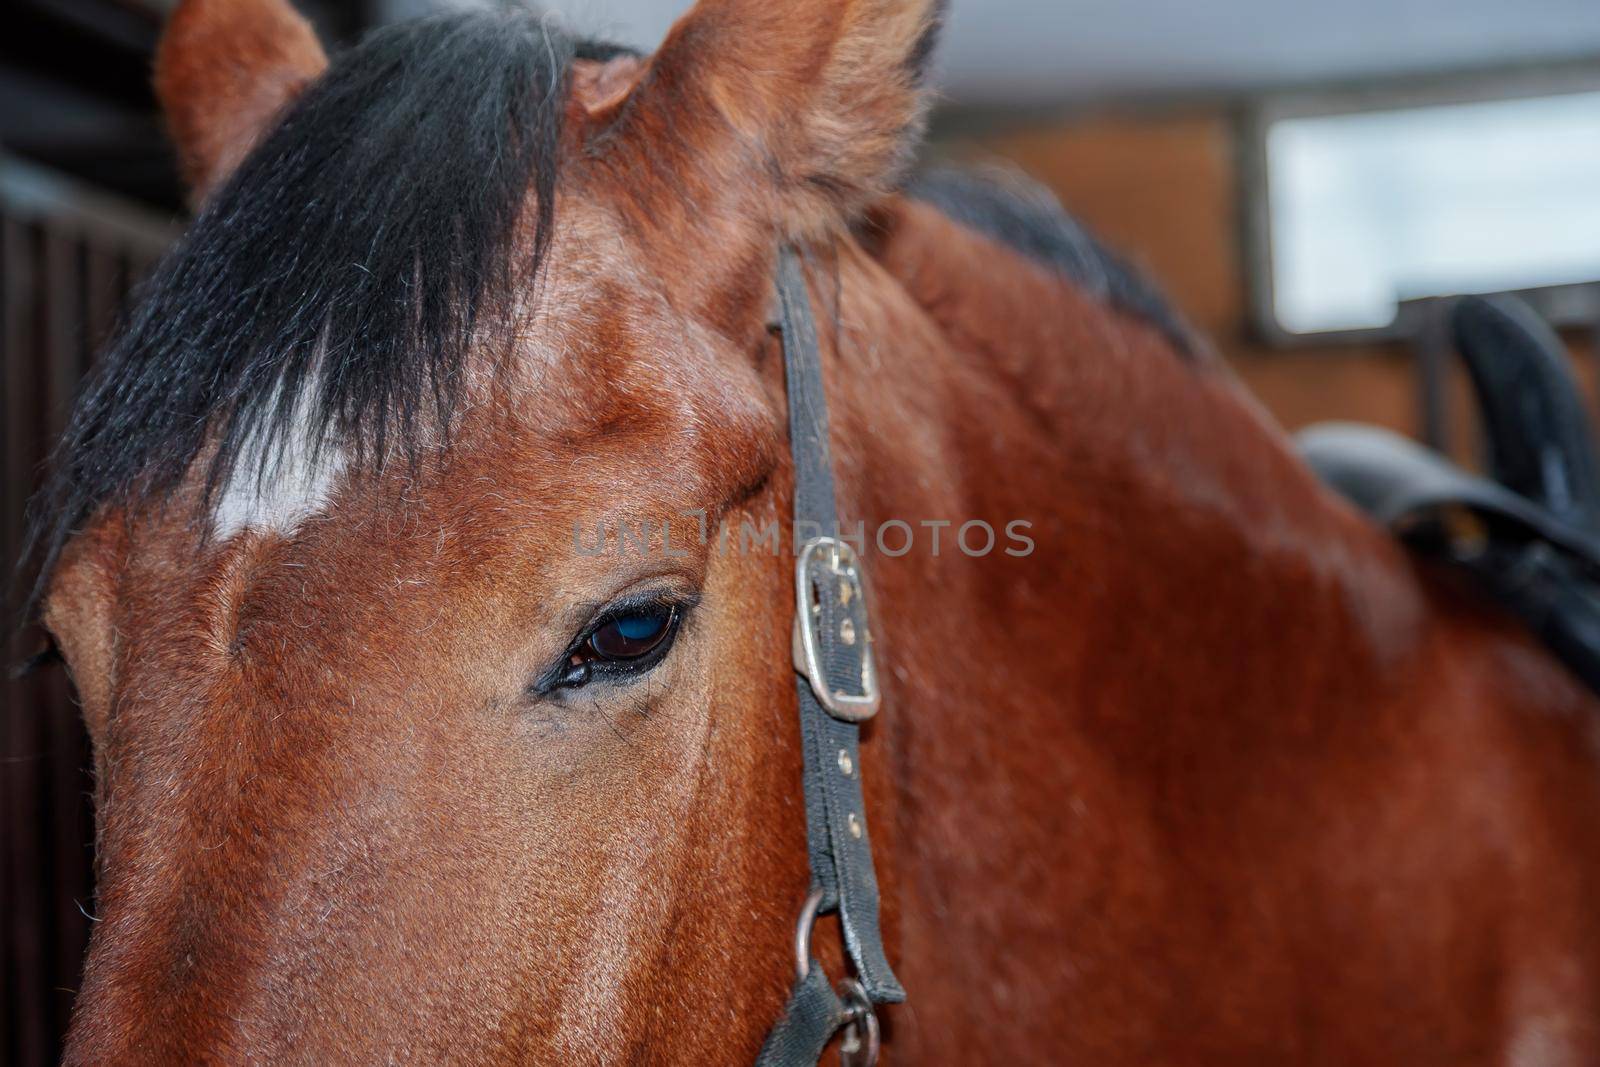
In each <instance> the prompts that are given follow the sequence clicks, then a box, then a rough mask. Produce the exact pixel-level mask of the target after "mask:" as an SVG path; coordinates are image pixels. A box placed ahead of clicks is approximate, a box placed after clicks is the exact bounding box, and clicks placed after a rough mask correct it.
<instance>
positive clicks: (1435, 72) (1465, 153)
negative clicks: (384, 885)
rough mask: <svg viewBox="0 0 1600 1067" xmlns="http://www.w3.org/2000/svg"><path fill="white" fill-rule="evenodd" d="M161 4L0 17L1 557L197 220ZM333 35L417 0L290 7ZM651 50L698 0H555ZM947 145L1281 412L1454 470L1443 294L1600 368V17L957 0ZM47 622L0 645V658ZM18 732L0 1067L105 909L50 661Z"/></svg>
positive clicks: (1436, 2)
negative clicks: (1494, 307)
mask: <svg viewBox="0 0 1600 1067" xmlns="http://www.w3.org/2000/svg"><path fill="white" fill-rule="evenodd" d="M170 6H171V5H170V3H169V2H168V0H8V2H7V4H6V6H5V7H4V8H3V10H0V336H3V344H4V367H3V374H0V560H4V561H6V563H7V566H9V562H10V561H11V560H13V559H15V558H16V554H17V548H18V543H19V538H20V529H21V523H22V514H23V507H24V503H25V501H26V499H27V497H28V495H29V494H30V493H31V492H32V490H33V487H34V486H35V484H36V482H37V479H38V475H39V469H40V464H41V462H42V461H43V458H44V456H45V453H46V449H47V446H48V442H49V441H50V440H51V439H52V438H53V437H54V435H55V434H56V433H57V432H58V431H59V429H60V427H61V424H62V421H63V419H64V416H65V412H66V407H67V404H68V402H69V400H70V398H71V396H72V393H73V390H74V387H75V385H76V382H77V381H78V379H79V377H80V375H81V374H82V372H83V370H84V369H85V368H86V367H87V366H88V365H89V363H90V361H91V360H92V359H93V357H94V351H95V349H96V347H97V345H98V344H99V342H100V341H101V340H102V338H103V337H104V336H105V333H106V331H107V330H108V329H109V328H110V327H111V325H112V323H113V322H114V321H115V317H116V314H117V310H118V308H119V306H120V305H121V303H122V302H123V300H124V298H125V295H126V294H127V292H128V290H129V288H130V286H132V285H133V284H134V283H135V282H136V281H137V280H138V279H139V277H140V276H141V275H143V274H144V273H145V272H146V271H147V270H148V269H149V267H150V265H151V263H152V262H153V261H154V260H155V259H156V258H157V257H159V256H160V254H161V252H162V250H163V249H164V248H165V247H166V246H167V244H168V243H169V242H171V241H172V240H173V238H174V236H175V235H176V234H177V233H178V232H179V231H180V229H181V227H182V225H183V217H184V207H183V194H182V191H181V189H180V188H179V186H178V183H177V178H176V174H175V170H174V165H173V159H172V156H171V154H170V151H169V149H168V147H167V145H166V143H165V140H164V139H163V136H162V131H161V121H160V118H159V116H158V115H157V114H156V111H155V106H154V101H153V99H152V96H151V92H150V88H149V78H150V63H151V54H152V51H153V49H154V46H155V42H156V39H157V35H158V33H159V29H160V25H161V21H162V19H163V17H164V14H165V12H166V10H167V9H169V7H170ZM298 6H300V8H301V10H303V11H304V12H305V13H306V14H307V15H308V16H310V17H311V18H312V20H313V21H314V22H315V23H316V25H317V26H318V28H319V30H320V31H321V33H322V35H323V38H324V40H325V41H326V42H328V43H330V44H332V45H337V44H339V43H344V42H349V41H352V40H354V39H355V38H357V37H358V36H359V35H360V34H361V33H362V32H363V31H364V30H366V29H368V28H370V27H372V26H374V25H377V24H380V23H383V22H387V21H392V20H395V19H399V18H404V17H409V16H411V15H415V14H419V13H422V12H424V11H426V10H429V9H430V6H431V5H430V2H429V0H358V2H349V3H340V2H334V0H317V2H310V0H303V2H301V3H299V5H298ZM545 6H547V7H549V8H552V9H554V10H557V11H559V12H561V13H562V14H563V15H564V16H566V20H567V22H568V23H569V24H570V25H572V26H574V28H576V29H579V30H582V31H585V32H589V33H592V34H595V35H599V36H608V37H611V38H613V39H616V40H619V41H622V42H625V43H629V44H633V45H636V46H638V47H641V48H643V49H646V50H648V49H651V48H653V47H654V45H655V44H656V42H658V41H659V40H660V37H661V36H662V34H663V33H664V32H665V30H666V28H667V27H668V26H669V25H670V23H671V21H672V19H673V18H674V17H675V16H676V15H678V14H679V13H680V12H681V11H682V9H684V8H685V7H687V6H688V5H687V2H686V0H556V2H554V3H548V4H546V5H545ZM942 47H943V52H942V56H941V61H940V66H939V76H938V78H939V88H940V94H941V95H940V106H939V109H938V111H937V113H936V115H935V118H934V123H933V131H932V139H931V144H930V147H929V154H930V155H935V156H942V157H954V158H960V159H968V160H979V161H984V162H988V163H1000V164H1010V165H1015V166H1018V167H1021V168H1022V169H1023V170H1025V171H1027V172H1028V173H1030V174H1032V175H1033V176H1034V177H1036V178H1038V179H1039V180H1041V181H1043V182H1044V183H1045V184H1046V185H1048V186H1049V187H1050V188H1052V189H1053V190H1054V191H1055V192H1056V193H1057V194H1058V196H1059V197H1060V198H1061V200H1062V201H1063V203H1064V204H1065V205H1066V206H1067V207H1068V208H1069V209H1070V210H1071V211H1072V212H1073V213H1074V214H1075V215H1076V216H1077V217H1078V218H1079V219H1081V220H1082V221H1084V222H1085V223H1086V224H1087V225H1088V226H1089V227H1090V228H1091V229H1094V230H1096V231H1097V232H1098V233H1099V234H1100V235H1101V236H1102V237H1104V238H1105V239H1107V240H1108V241H1109V242H1110V243H1111V244H1112V245H1114V246H1116V247H1118V248H1119V249H1121V250H1122V251H1123V252H1124V253H1125V254H1127V255H1128V256H1129V257H1130V258H1132V259H1133V260H1134V261H1136V262H1137V263H1139V264H1141V265H1142V266H1143V267H1144V269H1145V270H1146V271H1148V272H1149V273H1150V274H1152V275H1153V276H1154V277H1156V278H1157V279H1158V280H1159V281H1160V282H1161V283H1162V284H1163V285H1164V286H1165V287H1166V288H1167V290H1168V291H1169V292H1170V293H1171V295H1172V296H1173V298H1174V299H1175V301H1176V303H1177V304H1178V305H1179V306H1180V307H1181V308H1182V309H1183V310H1184V311H1185V312H1186V313H1187V314H1188V315H1189V317H1190V318H1191V319H1192V320H1193V322H1194V323H1195V324H1196V325H1198V326H1199V327H1200V328H1201V329H1202V330H1203V331H1204V332H1205V333H1207V334H1208V335H1209V336H1210V337H1211V338H1212V339H1213V341H1214V343H1215V344H1216V346H1217V347H1218V348H1219V349H1220V350H1221V352H1222V353H1223V354H1224V355H1225V356H1227V357H1228V359H1229V360H1230V361H1231V362H1232V364H1233V365H1234V366H1235V367H1236V368H1237V370H1238V372H1239V374H1240V375H1241V376H1242V377H1243V378H1244V380H1245V381H1246V382H1247V383H1248V384H1249V385H1250V386H1251V388H1253V389H1254V390H1255V392H1256V393H1257V395H1259V396H1260V398H1261V399H1262V401H1263V402H1264V403H1265V405H1266V406H1267V407H1268V408H1269V409H1270V410H1271V411H1272V412H1273V413H1274V414H1275V415H1276V416H1277V418H1278V419H1279V420H1280V421H1281V422H1282V423H1283V424H1284V425H1285V426H1287V427H1289V428H1291V429H1292V428H1296V427H1299V426H1302V425H1304V424H1307V423H1310V422H1314V421H1319V420H1323V419H1329V418H1341V419H1357V420H1362V421H1367V422H1375V423H1379V424H1382V425H1386V426H1389V427H1391V428H1394V429H1398V430H1401V431H1403V432H1406V433H1410V434H1413V435H1415V436H1417V437H1420V438H1422V439H1424V440H1427V441H1429V442H1430V443H1433V444H1435V445H1438V446H1440V447H1443V448H1445V449H1446V450H1447V451H1451V452H1453V453H1456V454H1458V455H1461V454H1470V452H1471V451H1472V444H1471V428H1470V419H1469V415H1470V412H1469V411H1468V410H1467V408H1468V405H1467V401H1466V399H1465V394H1464V393H1463V392H1462V388H1461V385H1460V383H1459V382H1457V381H1456V376H1455V374H1454V372H1453V371H1452V369H1451V361H1450V354H1449V351H1448V341H1447V339H1446V335H1445V331H1444V330H1443V329H1442V327H1441V316H1440V308H1441V307H1442V304H1443V301H1442V300H1441V298H1444V297H1448V296H1450V295H1452V294H1459V293H1465V292H1500V291H1518V292H1521V293H1523V295H1524V296H1525V297H1526V298H1527V299H1528V300H1529V301H1530V302H1531V303H1533V304H1534V306H1535V307H1536V308H1537V309H1538V310H1539V311H1540V312H1541V313H1542V314H1543V315H1544V316H1545V317H1546V318H1547V319H1548V320H1549V321H1550V322H1551V323H1552V324H1554V325H1555V326H1556V327H1558V328H1559V330H1560V331H1561V336H1562V338H1563V339H1564V341H1565V342H1566V344H1567V346H1568V348H1569V351H1570V353H1571V355H1572V358H1573V361H1574V365H1575V367H1576V369H1577V371H1578V373H1579V375H1580V380H1581V381H1582V382H1583V383H1584V384H1583V387H1584V389H1585V390H1586V399H1588V400H1589V402H1590V404H1591V407H1592V406H1594V398H1595V397H1596V396H1597V395H1600V394H1597V389H1600V382H1597V378H1596V375H1595V373H1594V362H1595V360H1596V359H1597V358H1600V352H1597V341H1600V3H1596V2H1595V0H1523V2H1521V3H1518V4H1508V3H1506V2H1504V0H1344V2H1343V3H1340V4H1312V3H1309V2H1300V0H1210V2H1208V3H1204V4H1198V3H1194V2H1193V0H954V5H953V10H952V12H951V17H950V22H949V25H948V28H947V30H946V33H945V38H944V43H943V46H942ZM36 640H37V638H36V636H34V637H30V636H29V635H24V636H23V637H22V638H21V639H19V640H18V641H16V642H14V643H13V644H12V645H11V646H10V647H8V648H7V653H8V656H7V660H8V662H15V661H16V660H17V659H19V658H21V657H23V656H26V655H28V654H30V653H31V652H32V651H34V648H35V644H34V643H35V642H36ZM3 684H4V685H5V690H4V692H5V708H4V712H3V714H0V804H3V805H4V808H3V810H0V833H3V834H4V838H3V847H0V865H3V866H0V1013H3V1014H0V1063H5V1064H15V1065H19V1067H21V1065H32V1064H44V1063H50V1062H54V1061H55V1059H56V1058H57V1056H58V1053H59V1040H60V1036H61V1033H62V1031H63V1029H64V1027H65V1024H66V1021H67V1017H68V1012H69V1010H70V1007H71V1001H72V992H73V990H74V988H75V987H76V984H77V981H78V968H79V962H80V959H81V955H82V952H83V946H84V943H85V940H86V938H87V934H88V928H89V925H90V921H91V920H90V919H89V917H88V916H89V913H90V911H92V882H91V866H92V835H93V825H92V818H91V813H90V810H89V807H88V791H89V789H90V786H91V783H90V778H89V775H88V773H87V771H86V768H87V767H88V763H89V756H88V751H87V747H86V743H85V740H84V737H83V734H82V731H81V728H80V726H79V724H78V720H77V717H76V711H75V709H74V708H73V706H72V704H71V701H70V697H69V694H68V691H67V688H66V683H65V680H64V679H63V677H62V674H61V672H60V671H44V672H40V673H39V674H37V675H36V676H33V677H30V678H28V679H24V680H21V681H6V682H4V683H3Z"/></svg>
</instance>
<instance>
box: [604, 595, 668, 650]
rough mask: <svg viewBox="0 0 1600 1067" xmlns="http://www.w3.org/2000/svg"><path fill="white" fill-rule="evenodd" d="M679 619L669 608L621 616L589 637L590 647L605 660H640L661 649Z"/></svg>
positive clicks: (634, 612)
mask: <svg viewBox="0 0 1600 1067" xmlns="http://www.w3.org/2000/svg"><path fill="white" fill-rule="evenodd" d="M676 617H677V612H676V610H674V609H673V608H667V607H661V608H644V609H642V610H639V611H632V612H629V613H627V614H626V615H618V616H617V617H616V618H614V619H611V620H610V621H609V622H607V623H605V625H603V626H600V627H598V628H597V629H596V630H595V632H594V633H592V634H590V635H589V647H590V649H592V650H593V651H594V653H595V654H596V655H598V656H599V657H600V658H602V659H609V660H629V659H639V658H640V657H642V656H647V655H649V654H650V653H651V652H654V651H655V650H656V649H657V648H658V647H659V646H660V645H661V642H662V641H664V640H665V639H666V637H667V635H668V634H669V633H670V632H671V630H672V623H673V621H674V620H675V619H676Z"/></svg>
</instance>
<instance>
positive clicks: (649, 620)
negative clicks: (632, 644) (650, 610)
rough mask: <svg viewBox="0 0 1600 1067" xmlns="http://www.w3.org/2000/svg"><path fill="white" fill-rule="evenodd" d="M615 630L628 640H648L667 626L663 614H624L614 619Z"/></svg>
mask: <svg viewBox="0 0 1600 1067" xmlns="http://www.w3.org/2000/svg"><path fill="white" fill-rule="evenodd" d="M616 623H617V632H619V633H620V634H622V636H623V637H626V638H627V639H628V640H629V641H648V640H650V638H652V637H654V636H655V635H656V634H658V633H660V632H661V631H662V630H665V629H666V628H667V617H666V616H665V615H624V616H623V617H622V618H620V619H618V620H616Z"/></svg>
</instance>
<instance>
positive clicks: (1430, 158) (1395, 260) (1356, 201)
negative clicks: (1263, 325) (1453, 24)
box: [1267, 92, 1600, 333]
mask: <svg viewBox="0 0 1600 1067" xmlns="http://www.w3.org/2000/svg"><path fill="white" fill-rule="evenodd" d="M1267 167H1268V178H1269V181H1270V190H1271V192H1270V195H1271V201H1272V202H1271V205H1270V207H1271V213H1272V258H1273V264H1272V272H1273V293H1274V303H1275V307H1274V310H1275V313H1276V315H1277V319H1278V322H1279V324H1280V325H1282V326H1283V327H1284V328H1285V329H1287V330H1289V331H1291V332H1294V333H1317V332H1321V331H1325V330H1346V329H1361V328H1367V327H1381V326H1386V325H1388V324H1389V323H1390V322H1392V321H1393V320H1394V316H1395V308H1396V305H1397V304H1398V303H1399V302H1400V301H1402V300H1409V299H1413V298H1416V297H1422V296H1440V295H1447V294H1454V293H1469V292H1497V291H1500V290H1506V289H1527V288H1533V287H1536V286H1542V285H1556V284H1563V283H1570V282H1590V281H1600V92H1595V93H1574V94H1570V95H1565V96H1550V97H1541V98H1537V99H1531V100H1504V101H1495V102H1493V103H1485V104H1464V105H1455V106H1449V107H1425V108H1409V109H1406V110H1400V111H1383V112H1370V113H1362V114H1349V115H1333V116H1324V117H1317V118H1297V119H1282V120H1279V121H1277V122H1275V123H1273V124H1272V126H1271V127H1270V128H1269V129H1268V131H1267Z"/></svg>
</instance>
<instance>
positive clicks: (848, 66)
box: [618, 0, 945, 236]
mask: <svg viewBox="0 0 1600 1067" xmlns="http://www.w3.org/2000/svg"><path fill="white" fill-rule="evenodd" d="M944 7H945V3H944V0H791V2H788V3H774V2H772V0H699V3H697V4H696V5H695V6H694V8H693V9H692V10H691V11H690V12H689V13H688V14H687V15H685V16H684V17H683V18H682V19H681V20H679V22H678V23H677V25H675V26H674V27H673V29H672V31H671V32H670V33H669V34H668V35H667V39H666V41H665V42H664V43H663V44H662V46H661V49H660V50H659V51H658V52H657V53H656V55H655V56H654V58H653V59H652V60H651V63H650V69H649V70H648V72H647V73H646V74H645V76H644V77H643V78H642V79H641V81H640V84H639V86H638V89H637V90H636V91H635V93H634V94H633V96H632V98H631V99H630V100H628V101H627V102H626V105H625V106H624V107H622V108H620V109H619V113H618V119H619V122H620V123H621V124H622V125H623V126H624V130H623V131H618V132H620V133H621V136H622V137H623V138H624V139H625V140H631V141H632V142H634V146H635V148H636V152H635V158H636V159H639V160H645V161H649V163H650V165H652V166H655V167H660V166H668V167H672V168H673V169H674V170H675V171H676V172H677V173H675V174H674V175H672V177H673V178H675V179H678V180H677V181H676V183H675V184H676V186H677V187H678V188H679V189H681V190H683V191H685V192H689V193H692V194H694V195H693V197H692V198H691V199H692V202H693V203H695V204H696V205H697V206H703V205H704V204H705V203H706V200H705V198H704V196H702V194H705V195H706V196H710V197H716V196H718V195H719V194H726V192H727V191H728V189H729V187H730V186H731V185H734V184H735V183H738V184H740V185H742V186H744V187H747V188H748V187H753V186H759V187H761V188H763V189H764V191H766V192H768V193H770V194H772V195H774V196H775V197H776V203H775V205H774V206H775V208H776V211H777V221H778V223H779V225H780V226H781V227H782V228H783V229H784V230H785V231H787V233H788V234H789V235H794V236H799V235H804V234H805V233H808V232H817V231H819V230H825V229H828V228H831V227H834V226H837V225H839V224H840V223H841V222H843V221H844V220H846V219H848V218H850V217H851V216H853V215H854V214H856V213H857V212H858V211H859V210H860V209H861V208H862V207H863V206H865V205H866V204H867V203H869V202H870V201H872V200H874V199H876V198H877V197H879V196H880V195H882V194H883V193H885V192H887V191H888V190H889V189H891V188H892V187H893V184H894V182H895V180H896V179H897V178H898V176H899V174H900V172H901V170H902V169H903V168H904V166H905V165H906V164H907V162H908V161H909V159H910V156H911V153H912V150H913V149H914V148H915V146H916V142H917V139H918V137H919V136H920V134H921V130H922V124H923V119H924V114H925V111H926V106H927V100H926V93H925V91H924V83H925V82H926V79H927V73H928V66H929V57H930V55H931V53H932V51H933V45H934V42H935V40H936V38H937V34H938V28H939V25H940V23H941V21H942V18H943V12H944ZM686 175H687V176H689V177H690V179H691V180H690V181H689V182H688V183H685V182H684V181H683V180H682V179H683V178H684V177H685V176H686ZM744 206H745V207H748V205H744Z"/></svg>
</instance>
